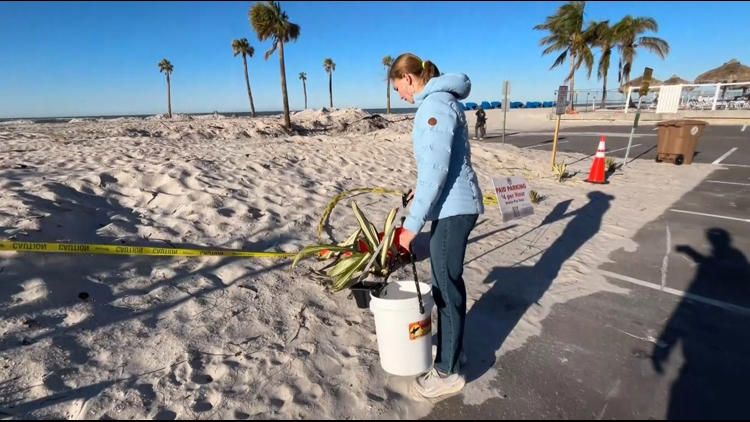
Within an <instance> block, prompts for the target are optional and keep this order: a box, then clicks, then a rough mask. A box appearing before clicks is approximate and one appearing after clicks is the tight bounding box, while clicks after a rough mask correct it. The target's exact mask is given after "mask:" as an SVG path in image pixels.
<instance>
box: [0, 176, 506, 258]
mask: <svg viewBox="0 0 750 422" xmlns="http://www.w3.org/2000/svg"><path fill="white" fill-rule="evenodd" d="M362 192H370V193H386V194H398V195H403V194H404V192H403V191H400V190H398V189H385V188H357V189H352V190H348V191H344V192H341V193H339V194H338V195H336V196H335V197H334V198H333V199H332V200H331V202H329V203H328V206H327V207H326V209H325V210H324V211H323V215H322V216H321V218H320V222H319V224H318V237H320V235H321V233H322V232H323V225H324V224H325V221H326V219H327V218H328V216H329V215H330V214H331V211H333V208H334V207H335V206H336V204H337V203H338V202H339V201H340V200H341V199H343V198H344V197H346V196H347V195H352V194H355V193H362ZM482 200H483V202H484V204H485V205H497V197H496V196H495V195H494V194H491V193H488V194H484V195H482ZM0 251H16V252H42V253H72V254H100V255H147V256H237V257H256V258H291V257H293V256H295V255H297V253H296V252H250V251H242V250H235V249H183V248H156V247H150V246H126V245H103V244H90V243H59V242H19V241H12V240H0Z"/></svg>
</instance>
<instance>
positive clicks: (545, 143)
mask: <svg viewBox="0 0 750 422" xmlns="http://www.w3.org/2000/svg"><path fill="white" fill-rule="evenodd" d="M566 142H568V141H557V145H560V144H564V143H566ZM545 145H552V142H542V143H539V144H534V145H529V146H527V147H523V148H534V147H540V146H545Z"/></svg>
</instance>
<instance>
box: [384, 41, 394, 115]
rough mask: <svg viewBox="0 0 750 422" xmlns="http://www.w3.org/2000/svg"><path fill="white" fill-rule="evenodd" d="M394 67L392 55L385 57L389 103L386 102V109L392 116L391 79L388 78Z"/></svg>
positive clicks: (386, 91)
mask: <svg viewBox="0 0 750 422" xmlns="http://www.w3.org/2000/svg"><path fill="white" fill-rule="evenodd" d="M392 65H393V57H391V56H390V55H388V56H385V57H383V66H385V81H386V85H385V95H386V98H387V99H388V101H387V102H386V107H385V113H386V114H391V78H390V77H389V76H388V73H389V72H390V70H391V66H392Z"/></svg>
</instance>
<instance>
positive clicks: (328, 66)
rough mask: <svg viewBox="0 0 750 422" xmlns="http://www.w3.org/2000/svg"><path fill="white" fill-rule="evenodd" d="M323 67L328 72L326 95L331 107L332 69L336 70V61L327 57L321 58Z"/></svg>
mask: <svg viewBox="0 0 750 422" xmlns="http://www.w3.org/2000/svg"><path fill="white" fill-rule="evenodd" d="M323 68H324V69H325V70H326V72H327V73H328V96H329V98H330V99H331V108H333V71H334V70H336V63H334V62H333V60H331V58H330V57H328V58H326V59H325V60H323Z"/></svg>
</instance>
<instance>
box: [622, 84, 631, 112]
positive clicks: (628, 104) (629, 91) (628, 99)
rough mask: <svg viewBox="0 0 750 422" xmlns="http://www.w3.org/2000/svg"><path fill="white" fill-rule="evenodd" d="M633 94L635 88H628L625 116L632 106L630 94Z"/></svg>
mask: <svg viewBox="0 0 750 422" xmlns="http://www.w3.org/2000/svg"><path fill="white" fill-rule="evenodd" d="M631 92H633V87H632V86H629V87H628V95H627V97H625V112H624V113H623V114H628V107H629V106H630V93H631Z"/></svg>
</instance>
